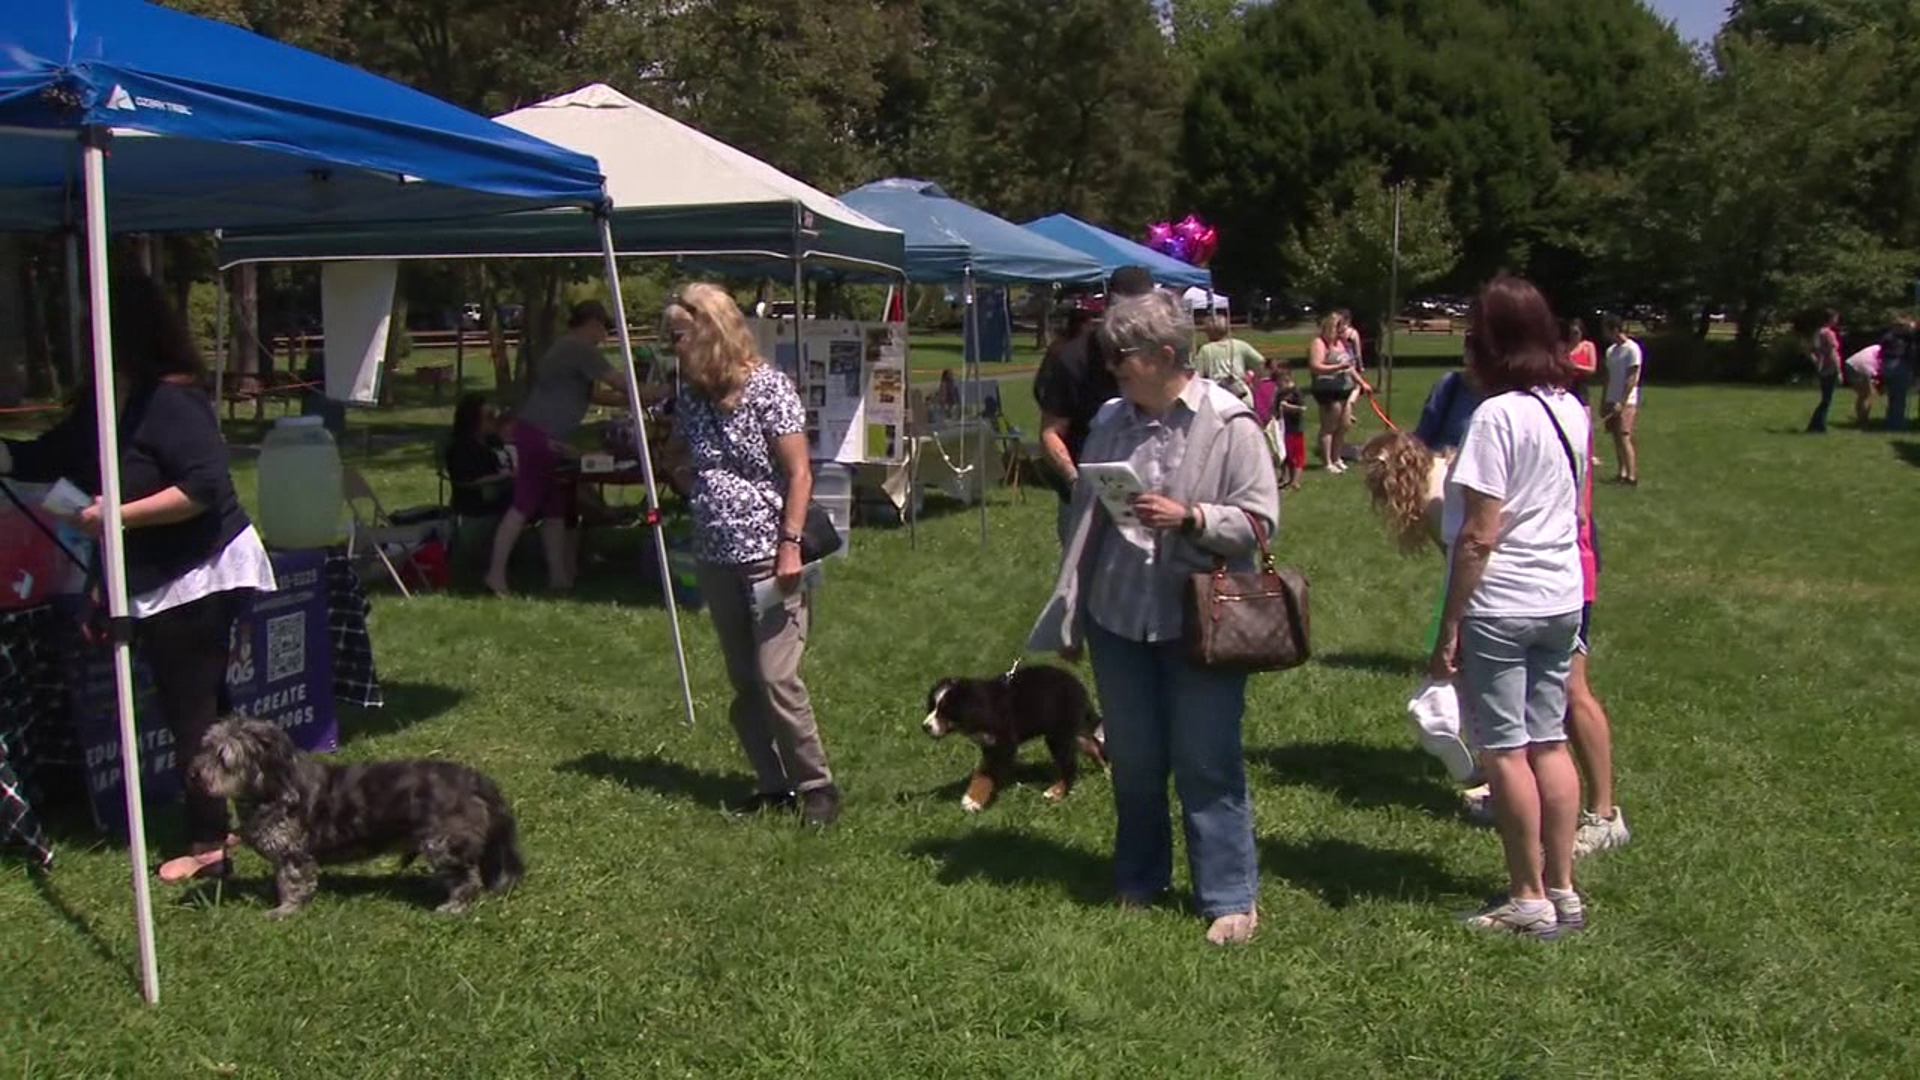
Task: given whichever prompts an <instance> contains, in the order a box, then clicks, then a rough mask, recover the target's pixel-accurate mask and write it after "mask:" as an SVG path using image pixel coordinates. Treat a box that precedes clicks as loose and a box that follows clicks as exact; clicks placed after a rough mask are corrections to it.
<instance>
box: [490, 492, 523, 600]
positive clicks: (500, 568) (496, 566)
mask: <svg viewBox="0 0 1920 1080" xmlns="http://www.w3.org/2000/svg"><path fill="white" fill-rule="evenodd" d="M526 527H527V515H525V514H523V513H521V512H520V511H519V510H517V509H514V508H513V507H508V508H507V512H506V513H504V514H501V515H500V526H499V528H496V529H494V530H493V558H492V560H491V561H489V562H488V564H487V577H486V584H487V588H488V589H491V590H492V591H493V593H494V595H496V596H505V595H507V563H508V562H509V561H510V560H511V559H512V558H513V548H514V545H516V544H518V543H519V542H520V533H521V532H522V531H523V530H524V529H526Z"/></svg>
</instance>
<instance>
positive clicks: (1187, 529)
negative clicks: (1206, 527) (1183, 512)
mask: <svg viewBox="0 0 1920 1080" xmlns="http://www.w3.org/2000/svg"><path fill="white" fill-rule="evenodd" d="M1180 531H1181V532H1183V533H1185V534H1186V535H1188V536H1192V535H1193V534H1194V533H1197V532H1199V531H1200V511H1198V510H1196V509H1194V508H1193V507H1191V506H1189V507H1187V516H1186V517H1184V518H1181V519H1180Z"/></svg>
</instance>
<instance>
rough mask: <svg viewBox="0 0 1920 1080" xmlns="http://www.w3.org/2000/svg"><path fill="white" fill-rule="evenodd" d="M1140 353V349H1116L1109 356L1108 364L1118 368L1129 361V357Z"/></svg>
mask: <svg viewBox="0 0 1920 1080" xmlns="http://www.w3.org/2000/svg"><path fill="white" fill-rule="evenodd" d="M1138 355H1140V350H1139V349H1115V350H1114V352H1113V355H1112V356H1109V357H1107V366H1108V367H1110V368H1117V367H1119V366H1120V365H1121V364H1124V363H1126V362H1127V357H1129V356H1138Z"/></svg>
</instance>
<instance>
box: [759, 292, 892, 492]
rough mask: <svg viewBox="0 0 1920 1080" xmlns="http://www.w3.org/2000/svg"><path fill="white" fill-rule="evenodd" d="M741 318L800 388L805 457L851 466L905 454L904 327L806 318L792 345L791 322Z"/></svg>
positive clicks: (763, 347)
mask: <svg viewBox="0 0 1920 1080" xmlns="http://www.w3.org/2000/svg"><path fill="white" fill-rule="evenodd" d="M747 322H748V325H749V326H750V327H751V328H752V330H753V335H754V340H755V342H756V343H758V345H759V346H760V351H761V355H763V356H767V357H771V358H772V360H773V363H774V365H775V366H776V367H778V368H780V370H782V371H784V372H786V373H787V374H788V376H789V377H791V378H792V379H793V382H794V387H795V388H796V389H797V390H798V391H799V394H800V400H801V403H802V404H803V405H804V406H805V407H806V417H807V450H808V455H809V456H810V457H812V458H813V459H814V460H816V461H838V462H843V463H846V464H854V465H857V464H861V463H864V462H899V461H902V460H904V459H905V458H906V454H907V445H906V438H905V430H904V429H905V425H906V420H907V394H908V378H907V375H908V368H907V332H906V327H905V326H902V325H900V324H897V323H858V322H837V321H830V320H809V321H807V322H804V323H802V324H801V328H800V348H799V349H798V350H796V349H795V347H794V331H793V321H792V320H790V319H779V320H775V319H749V320H747Z"/></svg>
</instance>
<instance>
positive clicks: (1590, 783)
mask: <svg viewBox="0 0 1920 1080" xmlns="http://www.w3.org/2000/svg"><path fill="white" fill-rule="evenodd" d="M1567 738H1568V739H1569V740H1570V742H1571V745H1572V748H1573V763H1574V765H1575V766H1577V767H1578V768H1579V770H1580V779H1581V781H1582V791H1583V792H1584V793H1585V796H1586V804H1587V811H1588V812H1589V813H1592V814H1596V815H1598V816H1600V817H1612V816H1613V728H1612V726H1611V724H1610V723H1609V722H1608V720H1607V709H1606V706H1604V705H1602V704H1601V703H1600V698H1599V697H1598V696H1596V695H1595V694H1594V692H1593V687H1591V686H1589V685H1588V684H1587V657H1586V655H1585V654H1584V653H1579V652H1576V653H1574V654H1573V670H1572V671H1570V672H1568V674H1567Z"/></svg>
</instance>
